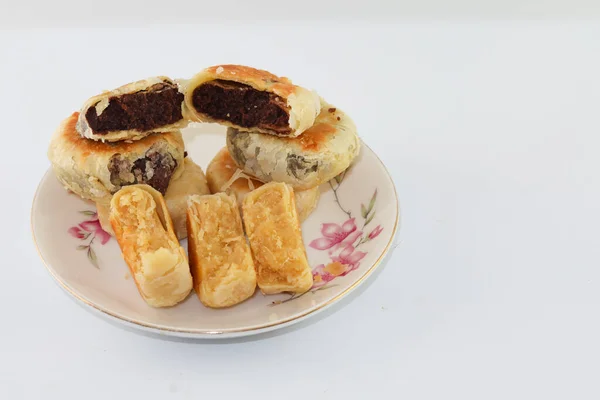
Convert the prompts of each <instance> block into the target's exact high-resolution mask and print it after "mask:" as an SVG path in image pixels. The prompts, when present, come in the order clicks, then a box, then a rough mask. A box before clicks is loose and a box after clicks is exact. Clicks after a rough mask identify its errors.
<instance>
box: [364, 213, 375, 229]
mask: <svg viewBox="0 0 600 400" xmlns="http://www.w3.org/2000/svg"><path fill="white" fill-rule="evenodd" d="M373 218H375V211H373V214H371V216H370V217H369V219H368V220H367V222H365V226H367V225H369V222H371V221H373Z"/></svg>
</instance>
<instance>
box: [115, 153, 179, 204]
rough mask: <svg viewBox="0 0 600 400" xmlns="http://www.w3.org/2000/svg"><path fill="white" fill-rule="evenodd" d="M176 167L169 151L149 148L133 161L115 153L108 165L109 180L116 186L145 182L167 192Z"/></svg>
mask: <svg viewBox="0 0 600 400" xmlns="http://www.w3.org/2000/svg"><path fill="white" fill-rule="evenodd" d="M176 168H177V161H176V160H175V159H174V158H173V156H172V155H171V154H169V153H161V152H159V151H158V150H156V149H154V148H151V149H150V150H148V151H147V152H146V154H145V156H144V158H139V159H137V160H135V161H134V162H133V163H132V162H131V161H129V160H127V159H126V158H124V157H123V156H121V154H115V155H114V156H113V157H112V158H111V159H110V163H109V165H108V170H109V172H110V182H111V183H112V184H113V185H115V186H117V187H119V188H120V187H122V186H127V185H132V184H136V183H145V184H148V185H150V186H152V187H153V188H154V189H156V190H158V191H159V192H161V193H162V194H163V195H164V194H165V193H166V192H167V187H168V186H169V182H170V181H171V176H172V175H173V172H174V171H175V169H176Z"/></svg>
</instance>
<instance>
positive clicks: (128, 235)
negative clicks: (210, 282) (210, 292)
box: [109, 185, 192, 307]
mask: <svg viewBox="0 0 600 400" xmlns="http://www.w3.org/2000/svg"><path fill="white" fill-rule="evenodd" d="M109 219H110V224H111V225H112V228H113V230H114V232H115V237H116V238H117V242H118V243H119V247H120V248H121V252H122V253H123V258H124V259H125V262H126V263H127V265H128V266H129V270H130V271H131V275H132V276H133V279H134V280H135V284H136V285H137V287H138V290H139V292H140V294H141V296H142V297H143V298H144V300H145V301H146V303H148V304H149V305H151V306H153V307H168V306H172V305H175V304H177V303H179V302H181V301H183V300H184V299H185V298H186V297H187V295H188V294H189V293H190V291H191V290H192V276H191V274H190V267H189V265H188V260H187V257H186V255H185V250H184V249H183V248H182V247H181V246H180V245H179V241H178V240H177V236H176V235H175V232H174V230H173V223H172V221H171V217H170V216H169V212H168V210H167V205H166V203H165V201H164V199H163V196H162V195H161V194H160V193H159V192H158V191H156V190H154V189H153V188H151V187H150V186H148V185H131V186H127V187H124V188H123V189H121V190H119V191H118V192H117V193H115V195H114V196H113V198H112V200H111V202H110V217H109Z"/></svg>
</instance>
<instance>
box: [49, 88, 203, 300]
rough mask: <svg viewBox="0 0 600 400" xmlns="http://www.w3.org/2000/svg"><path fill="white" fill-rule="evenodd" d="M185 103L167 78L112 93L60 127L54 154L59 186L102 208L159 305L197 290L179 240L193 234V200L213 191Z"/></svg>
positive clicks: (106, 225) (105, 223)
mask: <svg viewBox="0 0 600 400" xmlns="http://www.w3.org/2000/svg"><path fill="white" fill-rule="evenodd" d="M183 99H184V96H183V93H182V92H181V91H180V88H179V86H178V85H177V84H176V83H175V82H174V81H173V80H171V79H169V78H166V77H154V78H150V79H146V80H141V81H137V82H133V83H129V84H127V85H124V86H121V87H119V88H117V89H115V90H112V91H107V92H104V93H102V94H100V95H98V96H94V97H92V98H90V99H89V100H87V101H86V102H85V103H84V104H83V106H82V108H81V110H80V111H79V112H75V113H73V114H72V115H71V116H69V117H68V118H66V119H65V120H64V121H63V122H62V123H61V124H60V126H59V128H58V129H57V130H56V131H55V133H54V135H53V137H52V140H51V142H50V147H49V150H48V157H49V159H50V161H51V163H52V167H53V170H54V172H55V174H56V176H57V178H58V179H59V181H60V182H61V183H62V184H63V185H64V186H65V187H66V188H67V189H69V190H71V191H72V192H73V193H75V194H77V195H79V196H81V197H82V198H83V199H86V200H91V201H93V202H95V203H96V207H97V211H98V217H99V220H100V223H101V225H102V227H103V229H104V230H105V231H107V232H109V233H110V234H111V235H114V236H115V237H116V238H117V241H118V242H119V245H120V247H121V250H122V252H123V256H124V258H125V261H126V262H127V264H128V266H129V268H130V270H131V274H132V276H133V277H134V280H135V282H136V284H137V286H138V289H139V291H140V294H141V295H142V297H143V298H144V299H145V300H146V301H147V302H148V304H150V305H152V306H156V307H164V306H171V305H174V304H176V303H178V302H180V301H181V300H183V299H184V298H185V297H186V296H187V295H188V294H189V292H190V291H191V289H192V278H191V273H190V270H189V265H188V261H187V257H186V255H185V251H184V250H183V249H182V248H181V246H180V245H179V239H183V238H185V237H186V236H187V233H186V207H187V196H189V195H193V194H207V193H209V189H208V185H207V182H206V177H205V175H204V172H203V171H202V169H201V168H200V167H199V166H198V165H196V164H195V163H194V162H193V161H192V160H191V159H189V157H186V152H185V146H184V142H183V138H182V135H181V132H180V129H181V128H183V127H185V126H186V125H187V124H188V121H187V119H185V118H184V115H183V114H184V108H185V106H184V105H183ZM111 205H112V207H111ZM140 227H144V229H140Z"/></svg>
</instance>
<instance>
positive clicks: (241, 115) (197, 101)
mask: <svg viewBox="0 0 600 400" xmlns="http://www.w3.org/2000/svg"><path fill="white" fill-rule="evenodd" d="M192 102H193V104H194V107H195V108H196V110H198V111H199V112H201V113H203V114H206V115H208V116H210V117H211V118H214V119H217V120H225V121H229V122H232V123H234V124H236V125H238V126H241V127H244V128H251V127H258V128H264V129H269V130H273V131H276V132H278V133H282V134H285V133H289V132H290V128H289V126H288V120H289V114H288V109H289V108H288V106H287V105H286V102H285V100H284V99H282V98H281V97H279V96H277V95H275V94H272V93H267V92H262V91H260V90H256V89H254V88H252V87H251V86H248V85H244V84H241V83H238V82H231V81H224V80H220V79H217V80H214V81H210V82H207V83H204V84H202V85H200V86H198V87H197V88H196V89H195V90H194V93H193V94H192Z"/></svg>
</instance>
